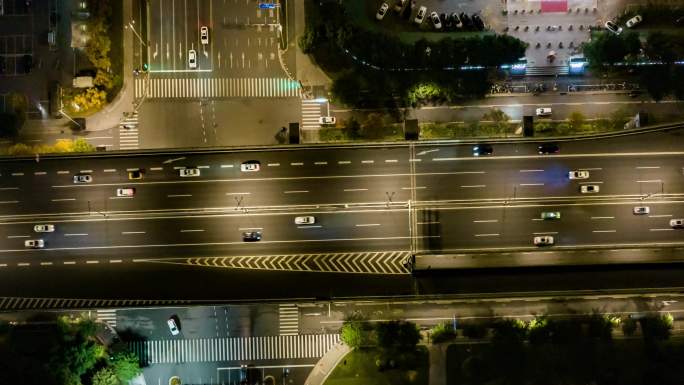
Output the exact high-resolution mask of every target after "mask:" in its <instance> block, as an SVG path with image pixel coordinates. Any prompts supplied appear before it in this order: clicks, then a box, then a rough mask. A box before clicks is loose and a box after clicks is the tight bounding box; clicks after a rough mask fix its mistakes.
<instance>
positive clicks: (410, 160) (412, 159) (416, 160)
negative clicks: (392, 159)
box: [409, 158, 423, 162]
mask: <svg viewBox="0 0 684 385" xmlns="http://www.w3.org/2000/svg"><path fill="white" fill-rule="evenodd" d="M422 161H423V160H422V159H418V158H411V159H409V162H422Z"/></svg>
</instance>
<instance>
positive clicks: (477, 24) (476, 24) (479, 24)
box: [471, 13, 484, 31]
mask: <svg viewBox="0 0 684 385" xmlns="http://www.w3.org/2000/svg"><path fill="white" fill-rule="evenodd" d="M471 20H472V22H473V28H475V29H477V30H478V31H484V21H482V19H481V18H480V15H478V14H477V13H473V16H472V17H471Z"/></svg>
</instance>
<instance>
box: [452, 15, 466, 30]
mask: <svg viewBox="0 0 684 385" xmlns="http://www.w3.org/2000/svg"><path fill="white" fill-rule="evenodd" d="M451 22H452V23H453V25H454V28H458V29H461V28H463V23H462V22H461V19H460V18H459V17H458V14H457V13H456V12H454V13H452V14H451Z"/></svg>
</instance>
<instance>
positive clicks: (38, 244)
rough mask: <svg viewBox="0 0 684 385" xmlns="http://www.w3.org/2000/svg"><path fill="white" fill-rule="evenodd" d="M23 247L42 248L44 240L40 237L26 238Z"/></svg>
mask: <svg viewBox="0 0 684 385" xmlns="http://www.w3.org/2000/svg"><path fill="white" fill-rule="evenodd" d="M24 247H26V248H29V249H42V248H43V247H45V241H43V240H42V239H27V240H25V241H24Z"/></svg>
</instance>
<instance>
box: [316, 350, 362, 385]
mask: <svg viewBox="0 0 684 385" xmlns="http://www.w3.org/2000/svg"><path fill="white" fill-rule="evenodd" d="M350 351H351V349H350V348H349V346H347V344H345V343H344V342H340V343H339V344H337V345H335V346H333V347H332V348H331V349H330V350H328V352H327V353H325V356H323V357H322V358H321V359H320V360H319V361H318V363H316V366H315V367H314V368H313V370H312V371H311V372H310V373H309V377H307V378H306V381H304V385H322V384H323V383H324V382H325V380H326V379H327V378H328V376H329V375H330V373H331V372H332V371H333V370H334V369H335V367H337V364H338V363H339V362H340V361H342V359H343V358H344V357H345V356H346V355H347V354H348V353H349V352H350Z"/></svg>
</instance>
